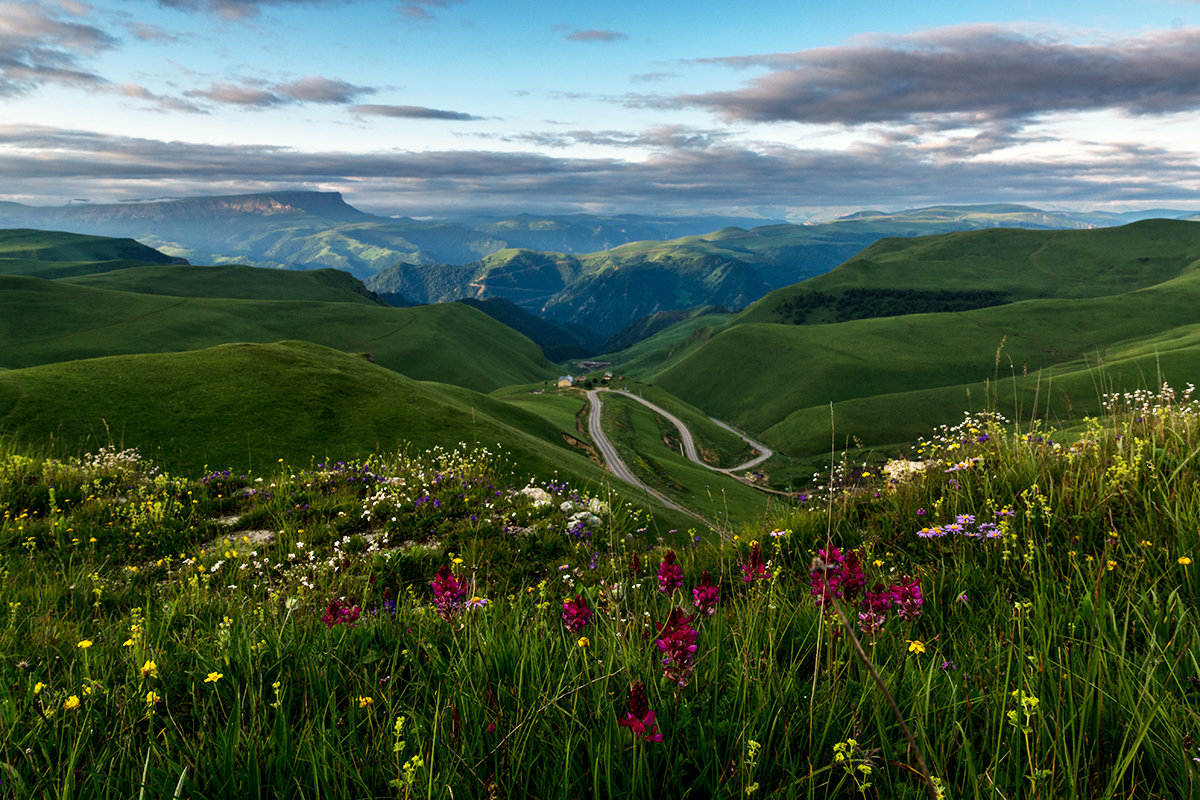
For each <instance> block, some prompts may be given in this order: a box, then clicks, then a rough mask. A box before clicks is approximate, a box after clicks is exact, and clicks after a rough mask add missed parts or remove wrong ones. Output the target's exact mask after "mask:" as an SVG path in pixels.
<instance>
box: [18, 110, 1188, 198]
mask: <svg viewBox="0 0 1200 800" xmlns="http://www.w3.org/2000/svg"><path fill="white" fill-rule="evenodd" d="M1076 144H1077V146H1076V147H1075V148H1074V152H1072V153H1071V154H1070V155H1069V156H1061V157H1054V158H1052V157H1041V158H1037V159H1028V160H1024V161H1016V160H1012V159H1009V160H1001V159H973V160H966V161H964V160H962V159H960V158H957V157H955V155H954V152H953V147H954V146H955V143H954V142H950V143H948V144H947V145H946V147H945V149H938V148H936V147H933V148H931V147H930V145H928V143H924V142H922V143H920V144H918V145H911V144H904V143H902V142H900V143H897V142H863V143H859V144H858V145H856V146H854V147H852V148H849V149H846V150H842V151H833V150H822V149H815V148H803V147H786V146H758V147H755V148H751V147H748V146H735V145H732V144H729V143H725V144H721V143H718V144H715V145H713V146H709V147H704V148H692V149H664V150H661V151H657V152H654V153H651V155H650V156H649V157H647V158H644V159H642V160H638V161H633V160H625V159H614V158H571V157H561V158H559V157H553V156H549V155H544V154H539V153H529V152H494V151H468V150H453V151H436V152H392V151H388V152H381V153H362V154H357V153H346V152H337V151H328V152H302V151H297V150H293V149H289V148H284V147H278V146H272V145H243V146H232V145H231V146H217V145H202V144H194V143H186V142H168V141H158V140H154V139H141V138H134V137H120V136H112V135H105V134H100V133H95V132H90V131H81V130H64V129H57V128H44V127H31V126H20V125H0V174H2V175H4V176H5V182H4V187H3V189H4V192H5V194H6V195H7V196H8V197H12V198H14V199H17V198H26V199H29V198H37V199H38V200H39V201H42V202H66V201H67V200H69V199H70V198H72V197H84V196H86V197H91V198H93V199H94V200H98V199H101V198H107V199H108V200H112V199H120V198H122V197H155V196H164V195H181V194H212V193H216V192H222V193H229V192H239V191H265V190H267V189H270V188H275V187H293V188H300V187H309V188H327V189H336V190H340V191H344V192H345V193H346V194H347V199H348V200H349V201H350V202H356V203H362V204H368V205H369V206H370V207H372V208H376V209H385V208H390V209H394V210H396V211H397V212H399V213H407V214H417V215H430V214H440V213H461V212H462V210H463V209H464V208H471V209H472V210H475V209H480V210H498V211H519V210H530V211H541V210H545V211H549V210H558V211H564V210H570V209H578V210H588V209H593V210H594V209H602V208H603V209H609V210H621V211H659V212H669V211H683V210H695V209H704V208H708V209H713V208H728V207H731V206H735V205H751V206H756V207H763V206H775V207H787V208H804V207H828V206H853V207H859V208H862V207H870V206H884V207H888V208H895V207H897V206H901V205H903V206H909V207H914V206H922V205H932V204H936V203H977V202H1025V203H1031V204H1034V205H1037V204H1039V203H1064V204H1065V203H1075V204H1084V205H1087V206H1090V207H1095V206H1097V205H1101V204H1113V203H1138V204H1172V203H1174V204H1180V203H1183V204H1186V205H1188V206H1194V205H1195V202H1196V201H1195V198H1196V196H1197V192H1200V159H1198V158H1197V155H1196V154H1195V153H1189V152H1172V151H1168V150H1164V149H1161V148H1152V147H1147V146H1142V145H1138V144H1125V145H1114V144H1095V143H1089V142H1079V143H1076Z"/></svg>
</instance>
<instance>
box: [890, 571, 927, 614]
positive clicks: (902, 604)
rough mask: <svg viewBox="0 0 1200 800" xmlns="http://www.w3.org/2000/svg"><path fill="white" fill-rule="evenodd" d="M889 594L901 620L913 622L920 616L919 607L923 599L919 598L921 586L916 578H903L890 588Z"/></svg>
mask: <svg viewBox="0 0 1200 800" xmlns="http://www.w3.org/2000/svg"><path fill="white" fill-rule="evenodd" d="M891 592H892V600H893V602H895V604H896V610H897V612H898V613H899V614H900V618H901V619H904V620H914V619H916V618H917V617H919V616H920V615H921V605H922V604H923V603H924V602H925V599H924V598H923V597H922V596H921V584H920V583H918V582H917V579H916V578H909V577H908V576H905V577H904V578H902V579H901V581H900V583H897V584H894V585H893V586H892V588H891Z"/></svg>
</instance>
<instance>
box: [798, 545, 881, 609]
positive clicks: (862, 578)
mask: <svg viewBox="0 0 1200 800" xmlns="http://www.w3.org/2000/svg"><path fill="white" fill-rule="evenodd" d="M813 563H814V568H813V569H812V571H810V572H809V587H810V588H809V591H810V593H811V594H812V596H813V597H814V598H816V601H817V605H819V606H824V605H825V601H826V600H827V599H829V598H830V597H838V598H843V597H844V598H845V599H847V600H849V601H851V602H853V601H854V600H856V599H857V598H858V595H859V593H860V592H861V591H862V588H863V585H864V584H865V583H866V582H867V577H866V575H864V574H863V568H862V561H860V560H859V557H858V551H857V550H852V551H850V552H849V553H845V554H843V553H842V551H841V550H839V549H838V548H836V547H830V548H829V550H828V551H826V550H818V551H817V558H816V559H815V560H814V562H813Z"/></svg>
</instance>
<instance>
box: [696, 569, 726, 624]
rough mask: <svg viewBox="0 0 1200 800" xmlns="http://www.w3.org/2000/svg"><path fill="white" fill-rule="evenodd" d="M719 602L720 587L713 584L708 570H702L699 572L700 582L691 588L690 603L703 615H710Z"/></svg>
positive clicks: (713, 612) (714, 611)
mask: <svg viewBox="0 0 1200 800" xmlns="http://www.w3.org/2000/svg"><path fill="white" fill-rule="evenodd" d="M719 602H721V589H720V588H719V587H717V586H714V585H713V583H712V578H711V577H709V574H708V570H704V572H702V573H700V583H699V584H698V585H697V586H695V587H694V588H693V589H692V605H694V606H695V607H696V608H697V609H698V610H699V611H700V613H701V614H703V615H704V616H706V617H711V616H712V615H713V614H715V613H716V611H717V604H718V603H719Z"/></svg>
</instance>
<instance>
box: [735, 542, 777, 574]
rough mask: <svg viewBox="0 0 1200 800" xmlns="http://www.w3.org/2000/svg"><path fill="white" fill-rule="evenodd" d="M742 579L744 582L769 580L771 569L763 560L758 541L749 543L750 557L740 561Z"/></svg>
mask: <svg viewBox="0 0 1200 800" xmlns="http://www.w3.org/2000/svg"><path fill="white" fill-rule="evenodd" d="M741 567H742V580H743V581H745V582H746V583H753V582H754V581H769V580H771V571H770V570H768V569H767V564H766V562H764V561H763V554H762V546H761V545H759V543H758V542H751V543H750V557H749V559H747V560H746V561H744V562H742V565H741Z"/></svg>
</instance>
